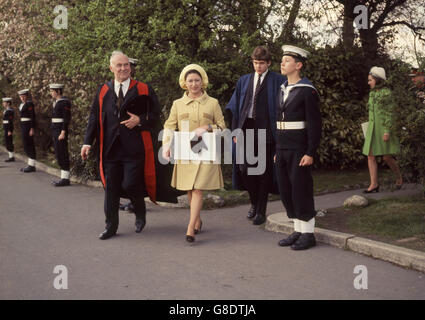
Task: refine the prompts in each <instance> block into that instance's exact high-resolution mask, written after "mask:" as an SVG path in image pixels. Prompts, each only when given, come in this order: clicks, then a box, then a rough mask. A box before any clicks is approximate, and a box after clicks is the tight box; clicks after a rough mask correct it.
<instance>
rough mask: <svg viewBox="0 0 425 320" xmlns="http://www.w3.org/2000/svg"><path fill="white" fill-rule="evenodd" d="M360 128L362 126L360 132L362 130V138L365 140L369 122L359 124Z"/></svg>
mask: <svg viewBox="0 0 425 320" xmlns="http://www.w3.org/2000/svg"><path fill="white" fill-rule="evenodd" d="M361 126H362V130H363V136H364V137H365V138H366V133H367V128H368V127H369V121H368V122H363V123H362V124H361Z"/></svg>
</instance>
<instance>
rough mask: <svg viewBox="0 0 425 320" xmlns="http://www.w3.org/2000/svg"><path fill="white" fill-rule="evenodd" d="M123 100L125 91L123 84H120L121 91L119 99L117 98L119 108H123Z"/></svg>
mask: <svg viewBox="0 0 425 320" xmlns="http://www.w3.org/2000/svg"><path fill="white" fill-rule="evenodd" d="M123 100H124V93H123V92H122V84H120V91H119V93H118V100H117V108H118V110H119V109H121V105H122V102H123Z"/></svg>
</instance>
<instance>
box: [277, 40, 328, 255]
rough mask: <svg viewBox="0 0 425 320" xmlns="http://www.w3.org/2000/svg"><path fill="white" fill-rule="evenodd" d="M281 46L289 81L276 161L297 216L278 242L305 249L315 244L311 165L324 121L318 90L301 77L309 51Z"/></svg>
mask: <svg viewBox="0 0 425 320" xmlns="http://www.w3.org/2000/svg"><path fill="white" fill-rule="evenodd" d="M282 49H283V57H282V63H281V73H282V74H283V75H285V76H287V77H288V81H286V82H285V83H284V84H283V85H282V90H281V92H280V94H279V104H278V108H277V124H276V126H277V133H276V157H275V161H276V163H277V168H276V169H277V175H278V184H279V192H280V198H281V199H282V202H283V205H284V206H285V208H286V212H287V214H288V217H289V218H292V219H294V232H293V233H292V234H291V235H290V236H289V237H287V238H286V239H282V240H280V241H279V245H280V246H291V249H293V250H305V249H308V248H311V247H313V246H315V245H316V239H315V237H314V217H315V216H316V211H315V209H314V198H313V196H314V195H313V178H312V176H311V165H312V164H313V156H314V155H315V153H316V150H317V148H318V147H319V143H320V135H321V128H322V120H321V115H320V110H319V94H318V92H317V89H316V88H315V87H313V85H312V84H311V82H310V81H309V80H308V79H307V78H302V79H301V76H300V72H301V69H302V67H303V66H304V64H305V61H306V58H307V56H308V55H309V52H307V51H305V50H303V49H301V48H298V47H294V46H283V47H282Z"/></svg>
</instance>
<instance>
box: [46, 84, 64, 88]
mask: <svg viewBox="0 0 425 320" xmlns="http://www.w3.org/2000/svg"><path fill="white" fill-rule="evenodd" d="M64 87H65V85H63V84H61V83H51V84H49V88H50V89H63V88H64Z"/></svg>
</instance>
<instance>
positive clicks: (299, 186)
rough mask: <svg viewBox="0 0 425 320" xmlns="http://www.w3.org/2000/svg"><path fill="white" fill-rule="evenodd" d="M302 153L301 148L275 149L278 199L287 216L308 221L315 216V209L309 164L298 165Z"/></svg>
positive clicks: (303, 153)
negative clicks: (306, 165) (304, 165)
mask: <svg viewBox="0 0 425 320" xmlns="http://www.w3.org/2000/svg"><path fill="white" fill-rule="evenodd" d="M304 155H305V152H304V151H303V150H288V149H277V150H276V171H277V181H278V185H279V192H280V199H281V200H282V203H283V205H284V206H285V209H286V212H287V214H288V217H289V218H293V219H299V220H303V221H309V220H310V219H311V218H314V217H315V216H316V211H315V210H314V198H313V197H314V195H313V178H312V176H311V166H308V167H300V166H299V163H300V160H301V158H302V157H303V156H304Z"/></svg>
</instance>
